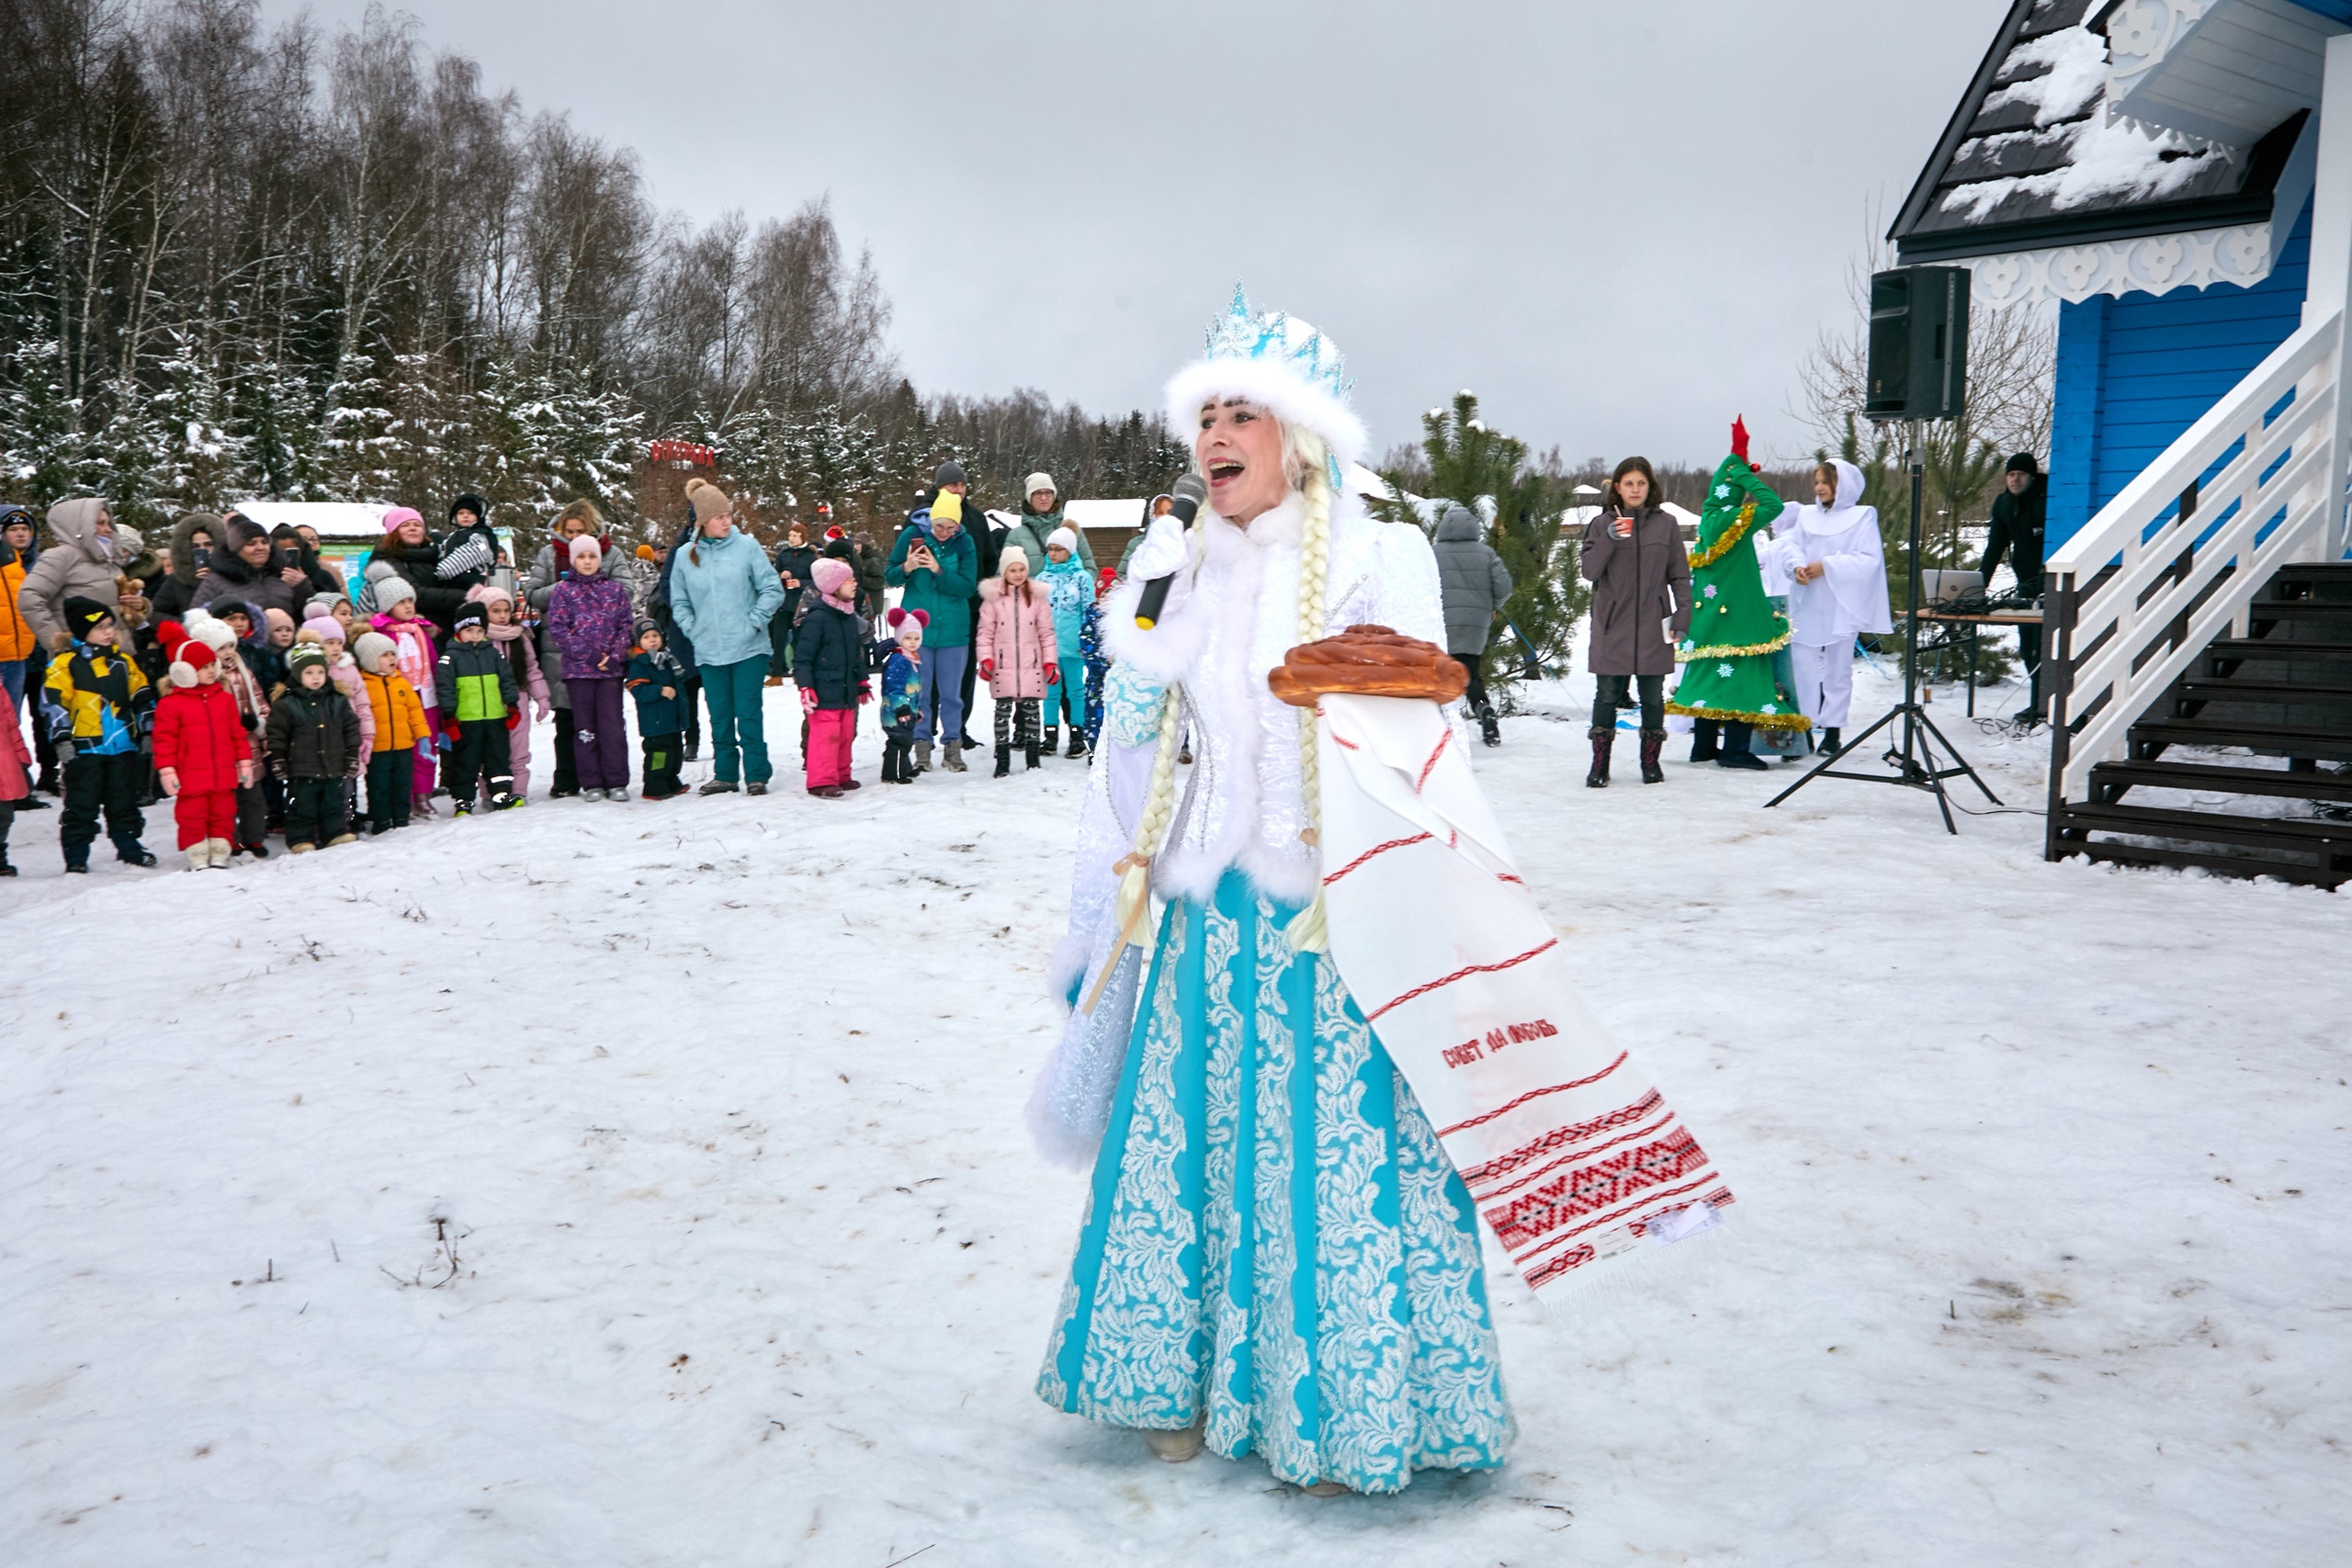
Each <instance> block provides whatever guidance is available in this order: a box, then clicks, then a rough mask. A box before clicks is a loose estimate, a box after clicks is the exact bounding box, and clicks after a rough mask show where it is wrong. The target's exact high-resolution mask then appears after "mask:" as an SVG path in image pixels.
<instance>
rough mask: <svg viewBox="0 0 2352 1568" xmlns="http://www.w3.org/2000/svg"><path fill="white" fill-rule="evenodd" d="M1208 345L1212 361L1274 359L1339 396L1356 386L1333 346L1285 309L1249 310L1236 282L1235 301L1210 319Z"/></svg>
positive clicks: (1246, 299) (1247, 299)
mask: <svg viewBox="0 0 2352 1568" xmlns="http://www.w3.org/2000/svg"><path fill="white" fill-rule="evenodd" d="M1207 347H1208V356H1209V357H1210V358H1211V359H1269V360H1274V361H1278V362H1280V363H1281V364H1283V365H1286V366H1288V367H1290V368H1291V369H1292V370H1294V371H1295V372H1296V373H1297V374H1298V375H1299V376H1301V377H1302V378H1305V379H1306V381H1308V382H1309V383H1310V384H1312V385H1315V386H1317V387H1320V388H1322V389H1324V390H1325V391H1327V392H1329V393H1330V394H1331V395H1332V396H1333V397H1335V398H1338V399H1340V400H1345V399H1346V398H1347V395H1348V392H1349V390H1350V389H1351V388H1352V387H1354V386H1355V383H1354V382H1353V381H1351V380H1349V379H1348V373H1347V361H1346V359H1344V358H1343V357H1341V355H1340V350H1339V347H1338V345H1337V344H1333V343H1332V342H1331V340H1330V339H1329V338H1327V337H1325V336H1324V335H1323V334H1322V333H1319V332H1317V331H1316V330H1315V328H1314V327H1312V326H1311V325H1309V324H1308V323H1306V322H1305V321H1300V320H1299V319H1298V318H1297V317H1295V316H1294V315H1291V314H1289V313H1288V312H1287V311H1283V310H1268V311H1264V312H1253V311H1252V310H1250V297H1249V296H1248V295H1247V294H1245V293H1243V292H1242V289H1241V286H1240V285H1239V284H1238V283H1237V284H1235V285H1234V286H1233V303H1232V304H1231V305H1229V306H1227V308H1226V312H1225V314H1224V315H1222V316H1219V317H1217V318H1216V320H1215V321H1211V322H1210V323H1209V330H1208V334H1207Z"/></svg>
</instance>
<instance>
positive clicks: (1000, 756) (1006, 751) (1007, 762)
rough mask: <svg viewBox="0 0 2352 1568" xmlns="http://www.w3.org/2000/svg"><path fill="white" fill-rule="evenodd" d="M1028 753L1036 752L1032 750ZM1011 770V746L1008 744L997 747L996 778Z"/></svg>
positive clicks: (1033, 754) (1033, 753)
mask: <svg viewBox="0 0 2352 1568" xmlns="http://www.w3.org/2000/svg"><path fill="white" fill-rule="evenodd" d="M1030 755H1032V756H1035V755H1036V753H1035V752H1034V751H1033V752H1031V753H1030ZM1008 773H1012V747H1010V746H1000V747H998V748H997V749H996V776H997V777H998V778H1003V777H1004V776H1006V775H1007V774H1008Z"/></svg>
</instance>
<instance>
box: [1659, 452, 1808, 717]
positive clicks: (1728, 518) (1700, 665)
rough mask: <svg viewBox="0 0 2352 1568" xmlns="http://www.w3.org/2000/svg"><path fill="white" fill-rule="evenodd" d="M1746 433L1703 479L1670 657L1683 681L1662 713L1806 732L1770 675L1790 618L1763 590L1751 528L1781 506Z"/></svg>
mask: <svg viewBox="0 0 2352 1568" xmlns="http://www.w3.org/2000/svg"><path fill="white" fill-rule="evenodd" d="M1746 438H1747V430H1746V428H1745V427H1744V426H1742V427H1737V428H1735V429H1734V431H1733V434H1732V455H1731V456H1730V457H1725V458H1724V460H1723V461H1722V462H1721V463H1720V464H1718V465H1717V466H1716V468H1715V472H1714V476H1713V479H1710V480H1709V481H1708V485H1707V502H1706V506H1705V508H1704V509H1703V510H1702V512H1701V513H1700V514H1699V540H1698V544H1699V547H1698V549H1697V550H1696V551H1694V552H1693V553H1692V555H1691V598H1692V601H1693V604H1694V606H1695V607H1694V609H1693V612H1692V615H1691V628H1690V631H1689V633H1688V634H1687V635H1686V636H1685V637H1683V639H1682V641H1681V643H1680V644H1679V646H1678V647H1677V648H1676V649H1675V655H1674V656H1675V658H1676V659H1677V660H1679V661H1680V662H1681V664H1682V666H1683V672H1682V679H1681V681H1680V682H1678V683H1677V684H1676V686H1675V688H1674V695H1673V697H1672V699H1671V700H1670V701H1668V704H1667V705H1666V710H1667V712H1668V713H1679V714H1682V715H1684V716H1688V717H1691V718H1707V719H1714V720H1716V721H1718V722H1721V723H1727V724H1747V725H1753V726H1755V727H1757V728H1761V729H1789V730H1802V729H1809V728H1812V724H1811V721H1809V720H1808V719H1806V718H1805V717H1804V716H1803V715H1802V714H1801V713H1799V712H1798V711H1797V704H1796V699H1795V698H1794V697H1793V696H1792V694H1789V693H1788V692H1786V691H1783V690H1781V687H1780V685H1779V683H1778V682H1776V681H1775V680H1774V679H1773V675H1772V655H1773V654H1774V653H1776V652H1778V651H1779V650H1780V649H1783V648H1786V647H1787V646H1788V642H1789V621H1788V617H1787V616H1786V615H1782V614H1781V613H1780V612H1779V611H1778V610H1775V609H1773V608H1772V605H1771V603H1770V600H1768V599H1767V598H1766V597H1765V595H1764V576H1763V571H1762V569H1761V568H1760V567H1759V566H1758V564H1757V558H1756V538H1757V532H1756V531H1757V528H1758V525H1763V526H1765V527H1768V528H1769V527H1770V524H1771V522H1772V519H1773V518H1775V517H1777V516H1779V515H1780V514H1781V508H1782V504H1783V503H1782V502H1781V498H1780V497H1779V496H1777V495H1775V494H1773V493H1772V491H1771V489H1770V487H1769V486H1768V485H1766V484H1765V483H1764V481H1763V480H1762V479H1760V478H1759V477H1758V475H1757V473H1756V471H1755V469H1754V468H1751V467H1750V466H1749V465H1748V461H1747V451H1746V447H1747V439H1746Z"/></svg>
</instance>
